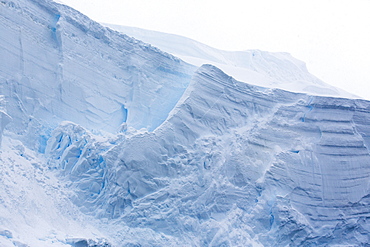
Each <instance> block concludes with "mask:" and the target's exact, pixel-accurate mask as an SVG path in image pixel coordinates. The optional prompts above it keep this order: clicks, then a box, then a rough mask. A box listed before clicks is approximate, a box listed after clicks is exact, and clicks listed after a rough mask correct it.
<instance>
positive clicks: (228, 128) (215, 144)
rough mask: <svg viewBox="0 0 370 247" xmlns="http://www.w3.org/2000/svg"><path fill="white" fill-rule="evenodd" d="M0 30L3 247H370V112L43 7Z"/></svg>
mask: <svg viewBox="0 0 370 247" xmlns="http://www.w3.org/2000/svg"><path fill="white" fill-rule="evenodd" d="M0 20H1V21H0V54H1V57H2V58H3V59H2V60H1V61H0V65H1V66H0V83H1V84H0V85H1V87H0V95H2V96H1V97H0V137H1V139H0V140H1V149H0V171H1V173H0V185H1V186H0V245H1V246H5V247H9V246H31V247H33V246H75V247H77V246H366V245H367V244H368V243H369V242H370V233H369V232H370V223H369V221H370V209H369V208H370V207H369V206H370V184H369V181H370V180H369V178H370V153H369V149H368V148H369V147H370V125H369V122H370V102H369V101H366V100H362V99H356V97H355V96H351V95H350V94H348V93H345V92H342V91H341V90H338V89H335V88H333V87H331V86H328V85H326V84H325V83H323V82H321V81H320V80H319V79H317V78H316V77H314V76H313V75H311V74H309V72H308V71H307V69H306V68H305V66H304V64H303V63H302V62H300V61H298V60H296V59H294V58H292V57H291V56H289V55H288V54H282V53H281V54H280V53H269V52H263V51H246V52H235V53H232V52H220V51H217V50H214V49H211V48H205V47H204V46H203V45H200V44H199V43H197V44H196V45H195V46H193V45H192V44H190V43H189V40H188V39H185V40H184V39H182V38H179V37H175V38H173V41H174V43H171V42H168V41H169V40H171V38H169V40H167V42H166V38H163V36H161V35H162V34H161V35H159V34H155V33H154V34H153V33H148V35H152V37H151V40H152V41H150V40H145V39H144V38H143V41H144V42H152V43H153V45H155V46H158V47H159V48H160V49H161V50H160V49H158V48H156V47H154V46H153V45H151V44H148V43H144V42H143V41H139V40H137V39H135V38H131V37H129V36H127V35H130V33H129V31H127V32H125V31H124V30H122V31H123V32H124V33H127V35H126V34H124V33H120V32H117V31H113V30H111V29H109V28H107V27H104V26H102V25H100V24H98V23H96V22H94V21H92V20H91V19H89V18H88V17H86V16H84V15H83V14H81V13H79V12H78V11H76V10H73V9H72V8H70V7H68V6H65V5H62V4H58V3H55V2H53V1H49V0H12V1H10V0H2V1H0ZM116 29H119V28H116ZM126 29H127V28H126ZM139 34H141V35H142V36H143V35H144V36H145V32H144V31H142V30H141V31H140V33H139ZM168 37H171V36H168ZM139 38H140V37H139ZM156 42H159V43H158V44H157V43H156ZM166 44H167V46H169V47H167V48H166ZM181 45H183V46H184V45H186V47H187V50H186V49H184V51H183V52H184V53H183V54H177V53H176V51H181V49H180V48H181ZM162 46H163V47H162ZM179 47H180V48H179ZM192 49H195V50H192ZM210 49H211V50H210ZM162 50H163V51H162ZM170 53H171V54H170ZM186 53H187V54H186ZM211 55H213V57H212V56H211ZM178 57H180V58H178ZM189 57H191V58H189ZM215 57H217V59H219V60H217V61H216V59H215ZM238 59H240V60H238ZM204 61H207V62H208V63H209V64H203V62H204ZM198 62H199V63H198ZM232 63H234V64H232ZM233 66H234V69H232V67H233ZM288 89H289V90H288Z"/></svg>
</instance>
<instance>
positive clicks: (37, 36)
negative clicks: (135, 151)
mask: <svg viewBox="0 0 370 247" xmlns="http://www.w3.org/2000/svg"><path fill="white" fill-rule="evenodd" d="M0 6H1V15H0V35H1V36H0V39H1V42H0V56H1V57H2V58H3V59H1V61H0V85H1V90H0V94H3V95H5V96H6V100H7V102H8V104H7V112H8V114H9V115H10V116H11V117H12V118H13V119H14V121H13V124H12V126H9V129H10V130H11V131H12V132H16V133H18V134H21V135H30V133H35V132H43V133H40V136H48V135H49V134H50V129H53V128H55V127H56V126H57V124H58V123H59V122H60V121H63V120H69V121H73V122H75V123H78V124H81V125H83V126H84V127H86V128H88V129H90V130H96V131H107V132H112V133H115V132H117V131H119V130H120V129H121V125H128V126H132V127H135V128H137V129H140V128H147V129H149V130H153V129H155V128H156V127H157V126H158V125H159V124H161V123H162V122H163V121H164V119H166V117H167V115H168V113H169V111H170V110H171V109H172V108H173V106H174V105H175V104H176V102H177V101H178V99H179V98H180V97H181V95H182V93H183V91H184V90H185V88H186V87H187V85H188V83H189V80H190V77H191V74H192V73H193V71H194V68H193V67H192V66H190V65H187V64H185V63H184V62H182V61H180V60H179V59H177V58H175V57H173V56H171V55H169V54H166V53H164V52H162V51H160V50H158V49H156V48H154V47H151V46H150V45H148V44H144V43H142V42H140V41H137V40H135V39H132V38H129V37H128V36H125V35H123V34H119V33H117V32H114V31H112V30H109V29H107V28H105V27H102V26H101V25H100V24H98V23H96V22H94V21H92V20H90V19H89V18H87V17H86V16H84V15H82V14H81V13H79V12H77V11H75V10H73V9H71V8H69V7H66V6H63V5H59V4H56V3H54V2H52V1H48V0H37V1H36V0H31V1H26V0H16V1H7V0H4V1H1V2H0ZM163 99H166V100H163ZM44 127H47V128H46V129H44ZM40 138H41V139H42V137H40ZM40 145H42V144H40ZM42 148H43V147H41V149H42Z"/></svg>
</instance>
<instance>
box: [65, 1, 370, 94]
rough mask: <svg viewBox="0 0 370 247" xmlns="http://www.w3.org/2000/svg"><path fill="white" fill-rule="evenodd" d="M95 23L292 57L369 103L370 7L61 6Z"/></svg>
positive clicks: (260, 4) (81, 3) (219, 4)
mask: <svg viewBox="0 0 370 247" xmlns="http://www.w3.org/2000/svg"><path fill="white" fill-rule="evenodd" d="M61 1H62V2H63V3H65V4H67V5H69V6H71V7H74V8H75V9H77V10H79V11H80V12H82V13H84V14H85V15H87V16H89V17H90V18H92V19H94V20H96V21H99V22H103V23H111V24H120V25H124V26H132V27H140V28H145V29H150V30H156V31H162V32H167V33H173V34H179V35H183V36H186V37H189V38H192V39H195V40H197V41H200V42H202V43H205V44H207V45H210V46H213V47H215V48H218V49H223V50H248V49H260V50H265V51H282V52H289V53H291V54H292V55H293V56H294V57H296V58H298V59H300V60H302V61H304V62H305V63H306V64H307V67H308V70H309V71H310V72H311V73H312V74H314V75H316V76H317V77H319V78H320V79H322V80H323V81H325V82H327V83H329V84H332V85H334V86H337V87H340V88H342V89H345V90H347V91H349V92H352V93H354V94H357V95H359V96H362V97H364V98H366V99H369V100H370V0H278V1H277V0H254V1H250V0H227V1H225V0H186V1H185V0H181V1H180V0H130V1H128V0H61Z"/></svg>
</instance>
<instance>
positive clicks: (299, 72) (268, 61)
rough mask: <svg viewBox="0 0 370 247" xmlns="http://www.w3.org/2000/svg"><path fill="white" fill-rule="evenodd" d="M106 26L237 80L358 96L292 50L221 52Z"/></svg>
mask: <svg viewBox="0 0 370 247" xmlns="http://www.w3.org/2000/svg"><path fill="white" fill-rule="evenodd" d="M104 25H105V26H108V27H110V28H112V29H114V30H117V31H120V32H122V33H124V34H127V35H129V36H132V37H134V38H137V39H139V40H142V41H144V42H147V43H150V44H152V45H154V46H156V47H158V48H160V49H161V50H163V51H166V52H168V53H170V54H173V55H175V56H177V57H179V58H181V59H183V60H184V61H186V62H188V63H190V64H193V65H195V66H197V67H199V66H201V65H202V64H212V65H214V66H217V67H218V68H220V69H222V70H223V71H224V72H225V73H227V74H228V75H231V76H233V77H234V78H235V79H237V80H240V81H244V82H248V83H250V84H254V85H258V86H264V87H273V88H280V89H284V90H288V91H293V92H301V93H308V94H313V95H323V96H335V97H343V98H359V97H358V96H356V95H353V94H350V93H348V92H346V91H344V90H341V89H338V88H335V87H333V86H331V85H328V84H326V83H324V82H323V81H321V80H320V79H318V78H317V77H315V76H313V75H312V74H310V73H309V72H308V71H307V68H306V64H305V63H303V62H302V61H299V60H297V59H295V58H293V57H292V56H291V55H290V54H289V53H283V52H274V53H273V52H265V51H260V50H247V51H222V50H218V49H215V48H213V47H210V46H208V45H205V44H202V43H200V42H197V41H195V40H192V39H189V38H186V37H182V36H179V35H174V34H167V33H162V32H157V31H151V30H145V29H141V28H134V27H126V26H120V25H114V24H104Z"/></svg>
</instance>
